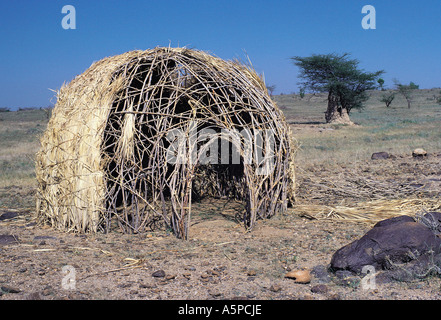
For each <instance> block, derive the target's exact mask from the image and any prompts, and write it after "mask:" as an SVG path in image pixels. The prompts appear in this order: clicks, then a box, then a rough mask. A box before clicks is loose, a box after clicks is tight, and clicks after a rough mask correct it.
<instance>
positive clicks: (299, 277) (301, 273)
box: [285, 270, 311, 284]
mask: <svg viewBox="0 0 441 320" xmlns="http://www.w3.org/2000/svg"><path fill="white" fill-rule="evenodd" d="M285 278H289V279H293V280H294V282H296V283H304V284H306V283H310V282H311V273H310V272H309V271H308V270H294V271H290V272H288V273H287V274H286V275H285Z"/></svg>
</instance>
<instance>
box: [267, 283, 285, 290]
mask: <svg viewBox="0 0 441 320" xmlns="http://www.w3.org/2000/svg"><path fill="white" fill-rule="evenodd" d="M269 289H270V291H272V292H279V291H280V290H282V287H281V286H280V285H278V284H272V285H271V287H270V288H269Z"/></svg>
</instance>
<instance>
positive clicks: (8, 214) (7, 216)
mask: <svg viewBox="0 0 441 320" xmlns="http://www.w3.org/2000/svg"><path fill="white" fill-rule="evenodd" d="M17 216H18V213H17V212H13V211H6V212H5V213H3V214H2V215H1V216H0V221H3V220H9V219H13V218H15V217H17Z"/></svg>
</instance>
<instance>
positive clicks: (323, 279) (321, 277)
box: [311, 265, 331, 283]
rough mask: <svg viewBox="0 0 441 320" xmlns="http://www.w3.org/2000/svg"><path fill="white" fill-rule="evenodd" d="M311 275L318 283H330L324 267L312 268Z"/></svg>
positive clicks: (326, 269)
mask: <svg viewBox="0 0 441 320" xmlns="http://www.w3.org/2000/svg"><path fill="white" fill-rule="evenodd" d="M311 274H312V275H313V276H314V279H316V280H317V281H318V283H328V282H331V277H330V276H329V273H328V268H327V267H326V266H324V265H317V266H315V267H313V268H312V270H311Z"/></svg>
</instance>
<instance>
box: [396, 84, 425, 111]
mask: <svg viewBox="0 0 441 320" xmlns="http://www.w3.org/2000/svg"><path fill="white" fill-rule="evenodd" d="M394 83H395V87H396V88H397V90H398V92H399V93H401V94H402V95H403V97H404V98H405V99H406V101H407V107H408V108H409V109H410V107H411V105H412V101H413V91H414V90H417V89H419V88H420V86H419V85H417V84H415V83H413V82H412V81H411V82H410V83H409V84H401V83H400V82H399V81H398V80H397V79H394Z"/></svg>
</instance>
